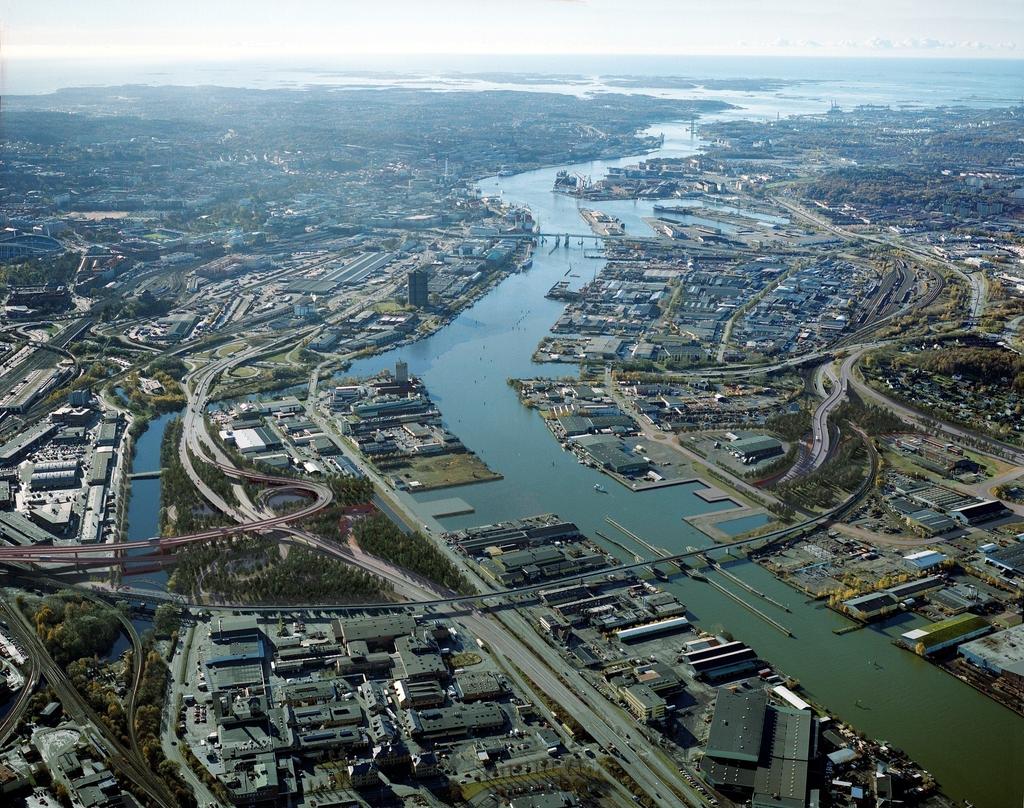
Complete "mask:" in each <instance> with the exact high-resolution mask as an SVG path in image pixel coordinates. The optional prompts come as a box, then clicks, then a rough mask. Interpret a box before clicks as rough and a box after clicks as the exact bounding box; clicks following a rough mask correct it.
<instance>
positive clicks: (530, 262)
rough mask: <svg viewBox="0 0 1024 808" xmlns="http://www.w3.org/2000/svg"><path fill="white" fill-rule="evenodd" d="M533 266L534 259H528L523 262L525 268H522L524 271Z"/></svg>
mask: <svg viewBox="0 0 1024 808" xmlns="http://www.w3.org/2000/svg"><path fill="white" fill-rule="evenodd" d="M532 266H533V259H532V258H527V259H526V260H525V261H523V267H522V268H523V269H529V268H530V267H532Z"/></svg>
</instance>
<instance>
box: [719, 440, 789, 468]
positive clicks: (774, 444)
mask: <svg viewBox="0 0 1024 808" xmlns="http://www.w3.org/2000/svg"><path fill="white" fill-rule="evenodd" d="M728 449H729V451H730V452H731V453H732V454H733V455H735V456H736V457H738V458H739V459H740V460H741V461H742V462H743V463H745V464H751V463H760V462H761V461H762V460H767V459H768V458H770V457H778V456H779V455H781V454H785V450H784V449H783V448H782V443H780V442H779V441H778V440H776V439H775V438H770V437H768V436H758V437H752V438H740V439H739V440H736V441H733V442H732V443H730V444H729V446H728Z"/></svg>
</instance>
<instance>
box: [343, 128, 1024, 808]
mask: <svg viewBox="0 0 1024 808" xmlns="http://www.w3.org/2000/svg"><path fill="white" fill-rule="evenodd" d="M654 131H655V132H660V131H664V133H665V135H666V140H665V145H664V148H663V149H662V150H661V151H660V152H658V153H656V155H655V156H673V155H685V154H691V153H693V152H694V151H695V150H696V148H697V146H698V145H699V142H698V141H695V140H693V139H691V138H690V136H689V134H688V133H687V132H686V130H685V127H683V126H682V125H671V124H669V125H665V126H658V127H655V128H654ZM632 162H636V158H624V159H621V160H613V161H603V162H592V163H584V164H579V165H569V166H555V167H551V168H545V169H540V170H537V171H530V172H526V173H523V174H519V175H516V176H513V177H506V178H497V177H494V178H489V179H487V180H484V181H483V182H481V183H480V188H481V190H482V191H483V192H484V193H485V194H489V195H498V194H500V195H501V196H502V197H503V198H504V199H505V200H507V201H510V202H515V203H521V204H526V205H528V206H529V207H530V209H531V210H532V211H533V213H534V216H535V217H537V218H538V220H539V222H540V224H541V227H542V229H543V230H544V232H573V233H585V232H588V229H587V226H586V224H585V223H584V222H583V220H582V218H581V217H580V215H579V211H578V206H577V202H576V200H575V199H572V198H569V197H566V196H562V195H558V194H555V193H553V192H552V190H551V188H552V183H553V180H554V176H555V173H556V171H558V170H559V169H562V168H565V169H568V170H569V171H572V172H579V173H580V174H583V175H584V176H588V175H589V176H593V177H595V178H597V177H600V176H602V174H603V173H604V170H605V169H606V168H607V167H609V166H614V165H626V164H629V163H632ZM585 204H586V205H587V206H589V207H594V208H599V209H603V210H606V211H608V212H610V213H614V214H615V215H617V216H619V217H620V218H622V219H623V221H625V223H626V227H627V232H630V233H634V234H641V233H650V230H649V228H647V226H646V225H645V224H644V223H643V222H642V221H641V217H642V216H644V215H649V213H650V203H639V202H638V203H633V202H612V203H601V202H587V203H585ZM550 248H551V243H550V241H549V243H548V244H547V245H540V246H539V247H538V249H537V251H536V254H535V258H534V262H533V267H532V269H530V270H529V271H527V272H524V273H521V274H517V275H513V276H511V277H510V278H508V279H507V280H505V281H504V282H502V283H501V284H500V285H499V286H497V287H496V288H495V289H494V290H492V291H491V292H490V293H488V294H487V295H486V296H485V297H484V298H482V299H481V300H479V301H478V302H477V303H476V304H475V305H474V306H472V307H471V308H469V309H467V310H465V311H464V312H463V313H462V314H461V315H459V316H458V317H457V318H456V319H455V320H454V321H453V322H452V323H451V324H450V325H448V326H447V327H445V328H444V329H443V330H441V331H440V332H438V333H437V334H435V335H433V336H432V337H430V338H429V339H425V340H422V341H420V342H418V343H415V344H413V345H409V346H403V347H401V348H399V349H396V350H394V351H391V352H388V353H385V354H382V355H379V356H375V357H371V358H369V359H365V360H361V361H359V362H357V363H356V364H355V365H354V366H353V368H352V369H351V370H350V371H349V373H348V374H347V375H364V374H370V373H374V372H376V371H378V370H380V369H383V368H388V367H393V366H394V363H395V361H396V360H399V359H404V360H406V361H407V362H408V363H409V367H410V370H411V372H413V373H414V374H416V375H418V376H420V377H422V379H423V380H424V382H425V384H426V385H427V388H428V390H429V391H430V393H431V396H432V397H433V398H434V400H435V401H437V403H438V405H439V406H440V408H441V411H442V413H443V414H444V418H445V421H446V423H447V424H448V425H449V426H450V428H451V429H452V430H453V431H454V432H455V433H456V434H458V435H459V436H460V437H461V438H462V439H463V440H464V441H465V443H466V445H467V446H469V447H470V448H471V449H473V450H474V451H476V452H477V453H478V454H479V455H480V456H481V457H482V458H483V459H484V461H486V463H487V464H488V465H489V466H490V467H491V468H493V469H494V470H496V471H498V472H500V473H501V474H503V475H504V479H503V480H501V481H498V482H492V483H483V484H478V485H473V486H467V487H462V488H458V489H453V490H449V491H438V492H433V493H430V494H423V495H419V496H418V497H417V498H416V500H417V501H418V502H426V501H429V500H432V499H442V498H446V497H450V496H459V497H461V498H462V499H464V500H466V501H467V502H468V503H470V504H471V505H472V506H473V507H474V508H475V509H476V512H475V513H473V514H470V515H467V516H462V517H455V518H451V519H445V520H444V521H443V524H444V525H445V527H447V528H449V529H454V528H458V527H462V526H465V525H471V524H486V523H491V522H495V521H500V520H503V519H512V518H516V517H522V516H528V515H531V514H537V513H543V512H548V511H552V512H556V513H558V514H559V515H560V516H562V517H564V518H566V519H570V520H572V521H574V522H576V523H577V524H579V525H580V527H581V528H583V530H584V531H586V532H587V533H589V535H591V536H594V535H595V531H597V530H601V531H602V532H609V531H610V528H609V527H608V526H607V525H606V524H605V523H604V518H605V516H611V517H612V518H614V519H616V520H617V521H619V522H620V523H622V524H623V525H625V526H626V527H627V528H629V529H631V530H633V531H635V532H636V533H638V534H639V535H641V536H643V537H644V538H646V539H647V540H649V541H651V542H652V543H654V544H657V545H660V546H662V547H664V548H666V549H667V550H669V551H672V552H676V551H680V550H682V549H683V548H685V547H686V546H688V545H694V546H706V545H709V544H710V543H711V542H710V540H709V539H708V537H706V536H705V535H704V534H702V533H700V532H699V531H697V530H696V529H694V528H693V527H691V526H690V525H689V524H687V523H686V522H685V521H683V517H685V516H689V515H693V514H697V513H702V512H705V511H708V510H712V509H714V508H718V507H723V505H722V504H718V505H710V504H708V503H706V502H704V501H703V500H701V499H700V498H698V497H697V496H696V495H695V494H694V492H693V491H694V488H693V487H692V486H676V487H672V488H665V489H661V490H656V491H649V492H644V493H632V492H629V491H627V490H626V489H625V488H623V487H622V486H620V485H617V484H614V483H611V482H610V481H609V480H608V479H607V478H606V477H602V476H601V475H600V474H599V473H598V472H596V471H593V470H591V469H588V468H586V467H584V466H581V465H580V464H579V463H577V462H576V460H575V458H574V457H573V456H572V455H571V454H569V453H566V452H563V451H562V450H561V448H560V447H559V445H558V443H557V442H556V441H555V440H554V438H553V437H552V436H551V434H550V433H549V432H548V430H547V429H546V428H545V426H544V425H543V423H542V422H541V419H540V417H539V416H538V415H537V413H536V412H535V411H533V410H529V409H527V408H525V407H523V406H521V405H520V404H519V402H518V399H517V397H516V394H515V392H514V391H513V390H512V388H510V387H509V386H508V383H507V380H508V379H510V378H522V377H531V376H539V375H562V376H564V375H571V374H573V373H574V370H575V369H574V368H572V367H568V366H558V365H538V364H535V363H533V362H532V361H531V355H532V353H533V351H534V349H535V348H536V346H537V343H538V342H539V340H540V339H541V338H542V337H543V336H544V335H545V334H546V333H547V332H548V328H549V327H550V326H551V325H552V323H554V321H555V320H556V319H557V318H558V316H559V314H560V313H561V311H562V304H560V303H557V302H553V301H550V300H547V299H545V298H544V293H545V292H546V291H547V290H548V289H549V288H550V287H551V285H552V284H553V283H555V282H556V281H557V280H559V279H561V278H562V277H563V276H564V275H565V273H566V271H567V270H568V269H569V268H570V267H571V268H572V271H573V274H578V275H580V276H581V277H582V278H584V279H585V278H587V277H590V276H592V275H593V273H594V272H595V271H596V270H598V269H600V267H601V266H602V261H600V260H595V259H588V258H585V257H584V255H583V251H582V250H581V249H580V247H579V246H578V244H577V243H576V242H573V245H572V247H571V248H570V249H568V250H566V249H563V248H559V249H557V250H555V251H554V252H553V253H550V252H549V250H550ZM588 249H592V242H591V243H590V244H588ZM596 482H601V483H604V484H605V487H606V488H607V490H608V493H607V494H598V493H596V492H595V491H594V484H595V483H596ZM616 538H618V537H616ZM609 549H611V550H613V551H616V550H615V548H609ZM616 552H617V551H616ZM731 569H732V572H733V573H734V574H736V575H738V576H740V577H741V578H743V579H744V580H746V581H748V582H749V583H750V584H752V585H753V586H755V587H757V588H759V589H760V590H762V591H764V592H766V593H768V594H770V595H771V596H772V597H774V598H775V599H776V600H779V601H781V602H782V603H788V604H789V605H790V606H791V607H792V609H793V613H792V614H786V613H784V612H782V611H781V610H779V611H778V612H777V613H772V616H773V617H775V618H777V619H778V620H780V621H781V622H782V623H784V624H785V625H787V626H788V627H789V628H790V629H792V631H793V633H794V635H795V636H793V637H785V636H783V635H782V634H781V633H779V632H777V631H775V630H774V629H772V628H770V627H768V626H767V625H766V624H765V623H764V622H762V621H761V620H759V619H758V618H757V617H755V616H754V615H752V614H751V613H749V612H748V611H746V610H745V609H743V608H742V607H740V606H739V605H738V604H736V603H734V602H733V601H731V600H729V599H728V598H726V597H724V596H722V595H720V594H719V593H717V592H716V591H715V590H713V589H712V588H711V587H709V586H707V585H706V584H702V583H698V582H695V581H690V580H688V579H687V580H684V581H673V582H672V583H670V584H667V586H668V588H669V589H670V590H672V591H673V592H674V593H675V594H676V595H678V596H679V597H680V599H681V600H683V601H684V602H685V603H686V604H687V607H688V609H689V610H690V611H691V613H692V616H693V619H694V620H695V622H697V623H698V624H699V625H700V626H702V627H703V628H706V629H709V630H727V631H729V632H731V633H732V634H733V635H734V636H735V637H736V638H737V639H741V640H743V641H744V642H747V643H749V644H750V645H752V646H753V647H754V648H755V649H756V650H757V651H758V653H759V654H760V655H761V656H762V657H763V658H764V659H766V660H768V661H770V662H771V663H773V664H774V665H775V666H777V667H778V668H779V669H780V670H781V671H783V672H784V673H786V674H788V675H790V676H794V677H796V678H797V679H799V680H800V682H801V684H802V685H803V687H804V688H805V689H806V691H807V692H808V693H809V694H810V696H811V697H812V698H813V699H814V700H816V701H818V702H820V703H821V704H823V705H825V706H826V707H827V708H828V709H829V710H830V711H832V712H833V713H834V714H835V715H838V716H840V717H842V718H843V719H845V720H846V721H849V722H850V723H851V724H853V725H854V726H855V727H856V728H857V729H859V730H860V731H862V732H864V733H865V734H867V735H869V736H871V737H874V738H880V739H884V740H886V741H889V742H891V743H893V744H895V745H897V746H899V747H901V748H902V749H904V750H906V751H907V752H908V753H909V754H910V755H911V756H912V757H913V758H914V759H916V760H917V761H919V762H920V763H921V764H922V765H923V766H925V767H926V768H927V769H929V770H930V771H931V772H933V773H934V774H935V775H936V776H937V777H938V778H939V780H940V781H941V783H942V784H943V787H944V788H945V789H946V790H947V792H948V793H949V794H951V795H952V796H954V797H958V798H965V799H969V800H971V801H972V802H973V803H974V804H975V805H976V806H978V807H979V808H1003V807H1004V806H1011V805H1020V800H1021V794H1022V792H1024V765H1022V764H1024V722H1022V720H1021V719H1020V718H1019V717H1018V716H1016V715H1015V714H1014V713H1012V712H1011V711H1009V710H1007V709H1006V708H1004V707H1001V706H1000V705H999V704H997V703H995V702H994V701H991V700H990V699H988V698H986V697H984V696H982V695H981V694H979V693H977V692H975V691H974V690H972V689H971V688H970V687H968V686H967V685H965V684H962V683H961V682H959V681H957V680H956V679H954V678H953V677H951V676H949V675H948V674H946V673H944V672H942V671H941V670H939V669H937V668H935V667H933V666H932V665H930V664H929V663H927V662H925V661H924V660H922V659H919V658H918V657H916V656H914V655H913V654H911V653H909V652H906V651H902V650H900V649H898V648H897V647H895V646H894V645H893V644H892V642H891V640H892V638H893V637H896V636H898V635H899V634H900V633H901V632H903V631H906V630H907V628H908V624H913V623H914V622H915V621H917V620H918V618H916V617H914V616H906V617H901V618H898V619H896V620H895V621H894V622H889V623H887V624H885V625H882V626H874V627H871V628H868V629H865V630H862V631H856V632H853V633H850V634H846V635H843V636H837V635H835V634H834V633H833V629H835V628H837V627H840V626H842V625H844V624H845V621H844V620H843V618H841V617H839V616H838V615H836V614H834V613H833V612H831V611H829V610H828V609H826V608H824V607H823V606H821V605H819V604H816V603H805V599H804V598H803V596H801V595H800V593H798V592H796V591H795V590H793V589H791V588H790V587H788V586H786V585H785V584H783V583H781V582H780V581H778V580H776V579H775V578H774V577H773V576H772V575H770V574H769V573H767V572H766V571H764V570H763V569H761V568H760V567H758V566H756V565H754V564H751V563H749V562H746V561H737V562H736V563H735V564H733V565H732V567H731ZM758 606H759V607H761V608H764V609H766V610H768V611H769V612H772V611H773V607H771V606H765V605H762V604H761V603H760V602H759V603H758Z"/></svg>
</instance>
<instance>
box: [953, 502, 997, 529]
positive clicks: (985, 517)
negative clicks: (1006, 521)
mask: <svg viewBox="0 0 1024 808" xmlns="http://www.w3.org/2000/svg"><path fill="white" fill-rule="evenodd" d="M1009 513H1010V511H1009V510H1008V509H1007V507H1006V506H1005V505H1003V503H1002V502H1000V501H999V500H998V499H989V500H986V501H984V502H977V503H974V504H972V505H964V506H963V507H960V508H954V509H953V510H951V511H950V512H949V515H950V516H951V517H952V518H953V519H955V520H956V521H957V522H960V523H961V524H963V525H980V524H982V523H983V522H991V521H993V520H995V519H1002V518H1003V517H1004V516H1008V515H1009Z"/></svg>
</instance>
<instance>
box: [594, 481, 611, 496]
mask: <svg viewBox="0 0 1024 808" xmlns="http://www.w3.org/2000/svg"><path fill="white" fill-rule="evenodd" d="M594 490H595V491H597V493H599V494H607V493H608V489H607V488H605V487H604V486H603V485H601V483H594Z"/></svg>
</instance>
